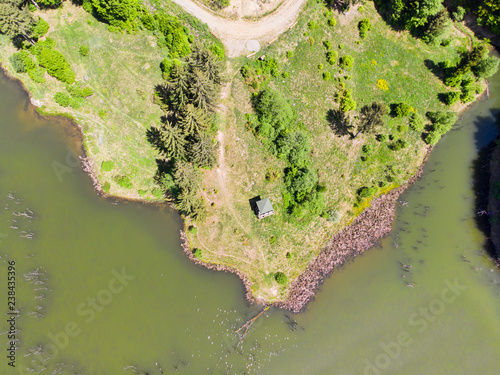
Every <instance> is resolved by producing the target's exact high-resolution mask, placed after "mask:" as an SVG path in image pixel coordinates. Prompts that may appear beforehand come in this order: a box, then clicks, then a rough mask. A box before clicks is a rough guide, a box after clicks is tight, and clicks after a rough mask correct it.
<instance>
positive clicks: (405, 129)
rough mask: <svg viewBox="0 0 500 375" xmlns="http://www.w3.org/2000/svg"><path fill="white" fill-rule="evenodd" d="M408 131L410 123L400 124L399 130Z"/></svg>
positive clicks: (401, 131)
mask: <svg viewBox="0 0 500 375" xmlns="http://www.w3.org/2000/svg"><path fill="white" fill-rule="evenodd" d="M407 131H408V125H398V132H400V133H406V132H407Z"/></svg>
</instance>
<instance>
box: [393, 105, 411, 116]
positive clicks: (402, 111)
mask: <svg viewBox="0 0 500 375" xmlns="http://www.w3.org/2000/svg"><path fill="white" fill-rule="evenodd" d="M411 110H412V108H411V107H410V106H409V105H408V104H406V103H403V102H401V103H398V104H396V106H395V107H394V116H396V117H405V116H408V115H409V114H410V111H411Z"/></svg>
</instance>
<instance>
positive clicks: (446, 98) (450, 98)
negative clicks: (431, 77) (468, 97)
mask: <svg viewBox="0 0 500 375" xmlns="http://www.w3.org/2000/svg"><path fill="white" fill-rule="evenodd" d="M441 98H442V101H443V103H444V104H446V105H453V104H455V103H456V102H458V101H459V100H460V93H459V92H458V91H450V92H446V93H444V94H442V95H441Z"/></svg>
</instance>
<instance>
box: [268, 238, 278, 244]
mask: <svg viewBox="0 0 500 375" xmlns="http://www.w3.org/2000/svg"><path fill="white" fill-rule="evenodd" d="M275 243H276V237H275V236H271V237H269V244H271V245H274V244H275Z"/></svg>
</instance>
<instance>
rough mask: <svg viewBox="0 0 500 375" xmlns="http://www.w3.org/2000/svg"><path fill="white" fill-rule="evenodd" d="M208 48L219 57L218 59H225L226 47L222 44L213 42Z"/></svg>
mask: <svg viewBox="0 0 500 375" xmlns="http://www.w3.org/2000/svg"><path fill="white" fill-rule="evenodd" d="M208 49H209V50H210V51H211V52H212V53H213V54H214V55H215V56H216V57H217V60H223V59H224V57H225V55H226V53H225V52H224V47H222V46H221V45H220V44H212V45H211V46H210V47H209V48H208Z"/></svg>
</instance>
